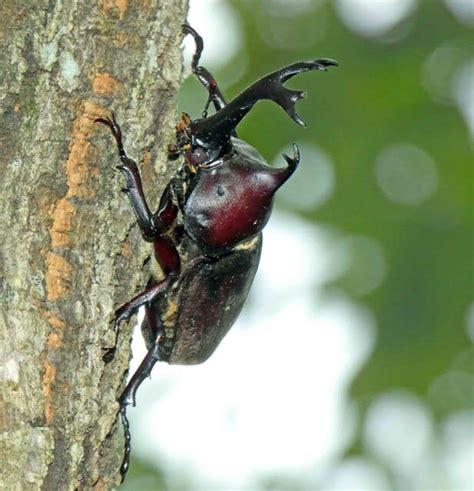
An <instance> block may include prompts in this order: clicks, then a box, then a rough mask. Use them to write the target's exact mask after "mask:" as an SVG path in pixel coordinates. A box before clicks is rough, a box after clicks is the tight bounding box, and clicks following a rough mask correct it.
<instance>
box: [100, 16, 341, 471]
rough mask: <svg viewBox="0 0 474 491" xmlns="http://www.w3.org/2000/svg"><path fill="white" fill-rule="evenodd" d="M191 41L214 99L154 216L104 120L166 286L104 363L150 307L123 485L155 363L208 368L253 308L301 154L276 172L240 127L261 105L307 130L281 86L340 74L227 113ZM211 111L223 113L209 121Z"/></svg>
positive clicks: (277, 85)
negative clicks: (273, 222) (266, 234)
mask: <svg viewBox="0 0 474 491" xmlns="http://www.w3.org/2000/svg"><path fill="white" fill-rule="evenodd" d="M183 32H184V34H190V35H191V36H192V37H193V38H194V41H195V44H196V51H195V53H194V56H193V58H192V62H191V68H192V72H193V74H194V75H195V76H196V77H197V78H198V80H199V81H200V82H201V84H202V85H203V86H204V87H205V88H206V89H207V91H208V99H207V102H206V105H205V108H204V111H203V113H202V117H201V118H199V119H196V120H192V119H191V118H190V117H189V116H188V115H187V114H185V113H183V114H182V116H181V120H180V122H179V124H178V125H177V126H176V144H174V145H170V147H169V148H168V153H169V157H170V158H171V159H177V158H179V157H181V158H182V164H181V166H180V167H179V169H178V170H177V171H176V174H175V175H174V177H173V178H172V179H171V180H170V182H169V183H168V185H167V186H166V188H165V190H164V192H163V194H162V196H161V200H160V204H159V206H158V209H157V211H156V212H155V213H152V212H151V211H150V209H149V207H148V204H147V201H146V199H145V196H144V193H143V188H142V183H141V178H140V173H139V170H138V167H137V164H136V163H135V162H134V161H133V160H132V159H130V158H129V157H128V156H127V154H126V153H125V150H124V148H123V143H122V132H121V129H120V126H119V125H118V124H117V122H116V121H115V118H114V116H112V118H99V119H97V120H96V122H98V123H102V124H104V125H106V126H108V127H109V128H110V130H111V131H112V134H113V136H114V137H115V141H116V143H117V147H118V153H119V157H120V161H121V163H120V165H119V166H118V169H119V170H120V171H121V172H122V174H123V175H124V177H125V180H126V187H125V188H124V189H123V191H124V192H125V193H126V194H127V195H128V197H129V199H130V202H131V205H132V209H133V211H134V213H135V216H136V219H137V222H138V226H139V227H140V230H141V232H142V234H143V237H144V239H145V240H147V241H149V242H152V244H153V247H154V255H155V258H156V260H157V262H158V264H159V266H160V267H161V270H162V272H163V278H162V279H160V280H158V279H151V280H150V281H149V282H148V285H147V287H146V289H145V290H144V291H143V292H142V293H140V294H138V295H137V296H136V297H134V298H133V299H132V300H130V301H129V302H128V303H126V304H125V305H123V306H122V307H120V308H119V309H118V310H117V311H116V312H115V320H114V328H115V344H114V347H113V348H111V349H108V350H107V351H106V353H105V355H104V361H105V362H110V361H112V359H113V357H114V354H115V350H116V347H117V339H118V335H119V326H120V324H121V323H122V322H123V321H125V320H127V319H129V318H130V317H131V316H132V315H133V314H134V313H136V312H137V310H138V309H139V308H140V307H142V306H144V307H145V319H144V321H143V324H142V333H143V336H144V338H145V341H146V345H147V349H148V352H147V355H146V356H145V358H144V359H143V361H142V363H141V364H140V366H139V368H138V369H137V371H136V372H135V373H134V374H133V376H132V378H131V379H130V381H129V383H128V385H127V386H126V387H125V389H124V391H123V393H122V395H121V396H120V398H119V401H118V402H119V404H120V414H121V418H122V424H123V428H124V435H125V449H124V457H123V462H122V465H121V468H120V473H121V476H122V480H123V479H124V477H125V474H126V473H127V470H128V467H129V457H130V451H131V446H130V442H131V436H130V428H129V423H128V420H127V415H126V409H127V406H128V405H130V404H133V405H135V394H136V391H137V389H138V387H139V386H140V384H141V383H142V382H143V380H144V379H145V378H146V377H147V376H149V375H150V373H151V370H152V368H153V366H154V365H155V363H156V362H157V361H164V362H168V363H172V364H184V365H192V364H197V363H202V362H204V361H205V360H206V359H207V358H208V357H209V356H210V355H211V354H212V353H213V351H214V350H215V349H216V347H217V345H218V344H219V343H220V341H221V340H222V338H223V337H224V336H225V335H226V333H227V332H228V330H229V329H230V327H231V326H232V324H233V323H234V321H235V320H236V318H237V316H238V315H239V313H240V311H241V309H242V307H243V305H244V302H245V300H246V298H247V295H248V292H249V290H250V286H251V285H252V281H253V278H254V276H255V273H256V271H257V266H258V263H259V259H260V251H261V246H262V229H263V228H264V226H265V225H266V223H267V222H268V219H269V217H270V213H271V210H272V204H273V198H274V195H275V192H276V191H277V190H278V189H279V188H280V186H281V185H282V184H284V183H285V181H286V180H287V179H288V178H289V177H290V176H291V175H292V174H293V172H294V171H295V169H296V167H297V166H298V164H299V161H300V153H299V150H298V147H297V146H296V144H293V157H289V156H288V155H286V154H283V157H284V159H285V161H286V163H287V165H286V166H285V167H283V168H278V169H275V168H272V167H270V166H268V165H267V164H266V162H265V160H264V159H263V157H262V156H261V155H260V154H259V153H258V152H257V151H256V150H255V149H254V148H253V147H251V146H250V145H248V144H247V143H245V142H244V141H242V140H239V139H238V138H237V133H236V127H237V125H238V124H239V123H240V121H241V120H242V119H243V118H244V116H245V115H246V114H247V113H248V112H249V111H250V110H251V109H252V107H253V106H254V104H255V103H256V102H258V101H260V100H263V99H268V100H271V101H274V102H276V103H277V104H278V105H279V106H281V107H282V108H283V109H284V110H285V111H286V113H287V114H288V115H289V116H290V118H291V119H293V120H294V121H295V122H296V123H298V124H300V125H304V123H303V121H302V120H301V118H300V117H299V116H298V114H297V113H296V110H295V103H296V101H297V100H298V99H300V98H302V97H304V95H305V94H304V93H303V92H301V91H296V90H290V89H288V88H286V87H284V86H283V83H284V82H286V81H287V80H288V79H290V78H292V77H294V76H295V75H298V74H299V73H302V72H306V71H310V70H322V71H326V70H327V67H330V66H337V62H335V61H334V60H330V59H327V58H318V59H315V60H310V61H300V62H298V63H292V64H291V65H288V66H286V67H284V68H281V69H279V70H276V71H275V72H272V73H270V74H269V75H266V76H265V77H263V78H262V79H260V80H258V81H257V82H255V83H254V84H253V85H251V86H250V87H249V88H247V89H246V90H244V91H243V92H242V93H241V94H240V95H238V96H237V97H235V99H233V100H232V101H230V102H229V103H227V102H226V100H225V98H224V96H223V95H222V93H221V91H220V89H219V87H218V85H217V82H216V81H215V79H214V77H213V76H212V75H211V73H210V72H209V71H208V70H206V69H205V68H204V67H202V66H199V59H200V57H201V53H202V50H203V40H202V38H201V37H200V36H199V35H198V33H197V32H196V31H195V30H194V29H193V28H192V27H190V26H189V25H183ZM211 103H212V104H213V106H214V108H215V113H214V114H213V115H211V116H208V109H209V106H210V105H211Z"/></svg>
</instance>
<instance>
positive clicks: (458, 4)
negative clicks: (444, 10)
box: [444, 0, 474, 26]
mask: <svg viewBox="0 0 474 491" xmlns="http://www.w3.org/2000/svg"><path fill="white" fill-rule="evenodd" d="M444 3H445V4H446V6H447V7H448V9H449V10H450V11H451V13H452V14H453V15H454V16H455V17H456V19H457V20H458V21H459V22H460V23H461V24H464V25H467V26H474V2H473V1H472V0H444Z"/></svg>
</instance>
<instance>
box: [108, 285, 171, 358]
mask: <svg viewBox="0 0 474 491" xmlns="http://www.w3.org/2000/svg"><path fill="white" fill-rule="evenodd" d="M169 283H170V277H169V276H168V277H166V278H165V279H164V280H163V281H160V282H159V283H156V284H154V285H152V286H150V287H148V288H146V289H145V290H144V291H142V292H141V293H139V294H138V295H137V296H136V297H134V298H132V300H130V301H129V302H127V303H126V304H124V305H122V306H121V307H120V308H119V309H117V310H116V311H115V319H114V331H115V342H114V345H113V347H112V348H109V349H107V351H106V352H105V354H104V356H103V359H104V361H105V362H106V363H109V362H111V361H112V360H113V358H114V356H115V351H116V350H117V342H118V337H119V332H120V324H121V323H122V322H123V321H126V320H128V319H130V317H131V316H132V315H133V314H135V313H136V312H137V311H138V309H139V308H140V307H141V306H143V305H146V306H149V305H151V303H153V301H154V300H155V299H156V297H157V296H158V295H159V294H160V293H162V292H163V291H164V290H166V288H167V287H168V285H169Z"/></svg>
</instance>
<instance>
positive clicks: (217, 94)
mask: <svg viewBox="0 0 474 491" xmlns="http://www.w3.org/2000/svg"><path fill="white" fill-rule="evenodd" d="M182 28H183V33H184V34H191V36H192V37H193V38H194V42H195V43H196V51H195V52H194V56H193V59H192V61H191V69H192V71H193V73H194V75H196V77H197V79H198V80H199V81H200V82H201V83H202V85H204V87H206V89H207V90H208V92H209V98H208V99H207V102H206V105H205V107H204V111H203V115H202V117H203V118H207V110H208V109H209V105H210V104H211V102H212V103H213V104H214V107H215V109H216V111H219V110H220V109H222V108H223V107H224V106H225V105H226V101H225V99H224V96H223V95H222V92H221V91H220V89H219V87H218V85H217V82H216V79H215V78H214V77H213V76H212V74H211V73H210V72H209V71H208V70H206V68H204V67H202V66H198V63H199V59H200V58H201V53H202V50H203V48H204V42H203V40H202V37H201V36H200V35H199V34H198V33H197V32H196V31H195V30H194V29H193V28H192V27H191V26H189V25H188V24H183V26H182Z"/></svg>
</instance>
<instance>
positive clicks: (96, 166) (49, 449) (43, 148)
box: [0, 0, 186, 490]
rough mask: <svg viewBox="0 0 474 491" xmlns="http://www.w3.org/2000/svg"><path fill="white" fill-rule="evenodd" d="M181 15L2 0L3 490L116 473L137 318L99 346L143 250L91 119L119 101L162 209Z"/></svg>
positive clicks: (102, 481) (109, 152)
mask: <svg viewBox="0 0 474 491" xmlns="http://www.w3.org/2000/svg"><path fill="white" fill-rule="evenodd" d="M185 17H186V0H169V1H160V2H152V1H149V0H148V1H147V0H143V1H142V2H128V0H103V1H99V0H95V1H92V2H82V1H80V0H63V1H59V0H57V1H54V0H53V1H51V0H36V1H31V2H29V1H21V0H20V1H18V0H3V1H2V2H1V5H0V104H1V109H2V111H1V113H2V115H1V120H0V176H1V177H0V179H1V181H0V182H1V189H0V210H1V215H0V216H1V221H0V244H1V256H0V280H1V282H0V292H1V298H0V303H1V313H0V333H1V339H0V343H1V344H0V356H1V364H0V383H1V389H2V390H1V392H0V429H1V433H0V462H1V465H0V488H2V489H8V490H16V489H21V490H23V489H25V490H27V489H34V490H37V489H47V490H53V489H54V490H56V489H59V490H63V489H91V488H96V489H110V488H111V487H112V486H113V485H114V484H117V483H118V475H117V474H118V473H117V469H118V466H119V461H120V452H119V451H121V450H122V437H121V434H120V433H119V432H118V431H117V425H116V424H115V422H116V415H117V410H118V405H117V403H116V398H117V394H118V393H119V392H120V389H121V387H122V386H123V383H124V375H125V373H126V370H127V366H128V360H129V354H130V352H129V338H130V335H131V327H130V326H128V327H127V328H125V329H124V333H123V336H121V342H120V349H119V351H118V354H117V356H116V359H115V360H114V362H113V363H111V364H109V365H104V363H103V361H102V355H103V348H105V347H107V346H110V345H111V344H112V342H113V332H112V330H111V328H110V327H111V324H110V322H111V320H112V318H113V312H114V310H115V309H116V308H117V307H118V306H119V305H120V304H122V303H124V302H125V301H126V300H128V299H129V298H130V297H131V296H132V295H134V294H135V293H137V291H139V290H140V288H141V287H143V285H144V281H145V276H146V267H144V262H145V260H146V258H147V256H148V255H149V253H150V249H149V247H148V246H147V245H146V244H145V243H144V242H143V241H142V240H141V237H140V233H139V231H138V229H137V227H136V225H135V220H134V218H133V215H132V212H131V209H130V207H129V204H128V201H127V199H126V197H125V196H124V195H122V194H121V193H120V187H121V186H122V185H123V181H122V176H121V175H120V174H119V173H118V172H117V171H115V165H116V164H117V163H118V158H117V153H116V148H115V145H114V141H113V138H112V135H111V134H110V132H109V131H108V129H107V128H105V127H104V126H100V125H94V124H93V121H94V119H95V118H97V117H99V116H104V115H107V114H108V111H109V110H110V109H113V110H114V111H115V113H116V116H117V119H118V121H119V122H120V123H122V129H123V132H124V135H125V148H126V150H127V151H128V153H129V155H130V156H131V157H132V158H136V159H137V160H140V161H141V168H142V172H143V174H144V176H145V181H146V183H147V182H148V183H151V185H152V186H153V187H151V186H147V184H146V183H145V188H146V189H145V191H146V192H147V195H148V196H149V198H150V201H151V203H150V204H151V205H152V207H154V206H156V204H157V201H158V198H159V193H160V191H161V190H162V189H163V184H164V182H165V180H166V176H167V175H169V170H167V168H166V157H165V154H166V152H165V151H164V149H165V148H166V145H167V144H168V143H169V142H171V141H172V138H173V127H174V123H175V119H176V114H175V99H174V98H175V95H176V92H177V89H178V86H179V80H180V75H181V52H180V49H179V45H180V41H181V38H182V35H181V30H180V24H182V23H183V21H184V20H185ZM155 163H156V166H155ZM155 167H156V169H158V172H156V171H155ZM157 174H158V175H157Z"/></svg>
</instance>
